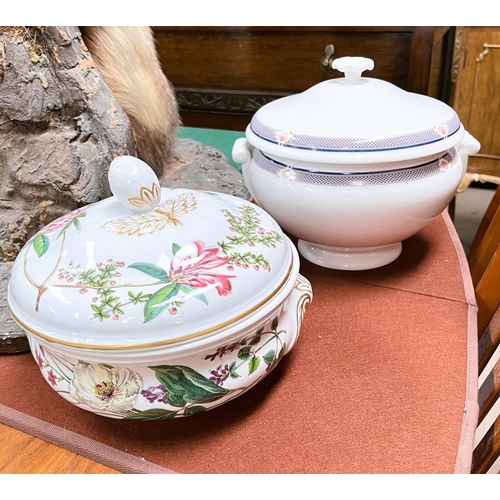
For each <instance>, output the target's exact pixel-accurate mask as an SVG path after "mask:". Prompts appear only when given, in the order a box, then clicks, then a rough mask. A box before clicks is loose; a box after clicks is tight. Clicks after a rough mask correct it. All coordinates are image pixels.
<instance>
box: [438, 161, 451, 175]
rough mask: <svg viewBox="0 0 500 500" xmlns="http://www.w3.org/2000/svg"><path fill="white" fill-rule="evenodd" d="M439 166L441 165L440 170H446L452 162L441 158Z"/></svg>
mask: <svg viewBox="0 0 500 500" xmlns="http://www.w3.org/2000/svg"><path fill="white" fill-rule="evenodd" d="M438 166H439V170H441V171H442V172H444V171H445V170H447V169H448V167H449V166H450V163H449V162H448V160H445V159H444V158H440V159H439V162H438Z"/></svg>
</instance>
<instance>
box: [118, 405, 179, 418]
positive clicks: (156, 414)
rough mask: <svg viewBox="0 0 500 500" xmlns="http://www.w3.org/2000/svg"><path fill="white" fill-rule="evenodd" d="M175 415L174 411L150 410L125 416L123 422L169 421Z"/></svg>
mask: <svg viewBox="0 0 500 500" xmlns="http://www.w3.org/2000/svg"><path fill="white" fill-rule="evenodd" d="M176 415H177V412H176V411H171V410H163V409H161V408H152V409H151V410H144V411H141V412H139V413H133V414H131V415H127V416H126V417H125V418H124V420H170V419H172V418H174V417H175V416H176Z"/></svg>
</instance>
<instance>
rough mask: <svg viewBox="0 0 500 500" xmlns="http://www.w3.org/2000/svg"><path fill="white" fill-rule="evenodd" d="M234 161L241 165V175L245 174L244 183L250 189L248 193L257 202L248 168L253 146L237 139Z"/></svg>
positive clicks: (233, 155)
mask: <svg viewBox="0 0 500 500" xmlns="http://www.w3.org/2000/svg"><path fill="white" fill-rule="evenodd" d="M232 157H233V161H235V162H236V163H241V173H242V174H243V181H244V182H245V186H246V188H247V189H248V192H249V193H250V195H251V196H252V198H253V199H254V200H257V198H256V197H255V195H254V194H253V192H252V188H251V184H250V182H249V179H248V168H249V166H250V163H251V161H252V145H251V144H250V143H249V142H248V141H247V140H246V139H245V138H244V137H240V138H239V139H236V141H235V142H234V145H233V151H232Z"/></svg>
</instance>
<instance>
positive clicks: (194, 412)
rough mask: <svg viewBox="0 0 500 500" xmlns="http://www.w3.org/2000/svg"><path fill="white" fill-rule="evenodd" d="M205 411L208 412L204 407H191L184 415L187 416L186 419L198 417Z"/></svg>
mask: <svg viewBox="0 0 500 500" xmlns="http://www.w3.org/2000/svg"><path fill="white" fill-rule="evenodd" d="M204 411H207V409H206V408H205V407H204V406H198V405H197V406H189V407H188V408H186V409H185V410H184V415H186V417H191V416H192V415H197V414H198V413H203V412H204Z"/></svg>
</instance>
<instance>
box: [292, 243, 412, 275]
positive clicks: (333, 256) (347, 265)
mask: <svg viewBox="0 0 500 500" xmlns="http://www.w3.org/2000/svg"><path fill="white" fill-rule="evenodd" d="M298 249H299V252H300V254H301V255H302V256H303V257H304V258H305V259H307V260H308V261H310V262H312V263H313V264H316V265H318V266H321V267H328V268H330V269H340V270H344V271H362V270H364V269H375V268H377V267H382V266H385V265H387V264H390V263H391V262H393V261H394V260H396V259H397V258H398V257H399V255H400V254H401V251H402V249H403V245H402V243H392V244H390V245H382V246H377V247H363V248H345V247H331V246H327V245H318V244H316V243H309V242H308V241H303V240H299V242H298Z"/></svg>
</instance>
